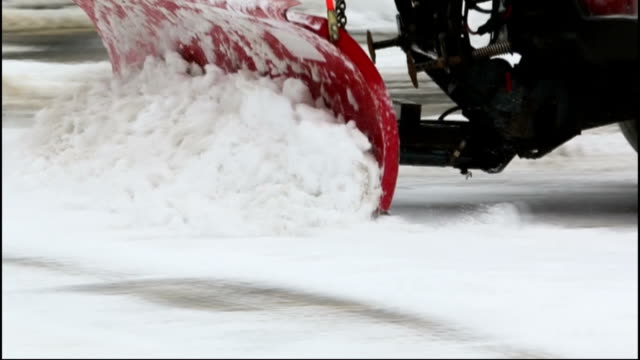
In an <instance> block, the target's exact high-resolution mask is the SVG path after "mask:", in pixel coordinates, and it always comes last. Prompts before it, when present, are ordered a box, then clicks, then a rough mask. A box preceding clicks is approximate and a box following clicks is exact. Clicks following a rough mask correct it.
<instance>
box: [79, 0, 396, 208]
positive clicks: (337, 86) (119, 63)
mask: <svg viewBox="0 0 640 360" xmlns="http://www.w3.org/2000/svg"><path fill="white" fill-rule="evenodd" d="M74 1H75V2H76V3H77V4H78V5H80V6H81V7H82V8H83V9H84V10H85V12H87V14H89V16H90V17H91V19H92V20H93V21H94V23H95V24H96V28H97V29H98V32H99V33H100V36H101V37H102V40H103V42H104V43H105V45H106V48H107V49H108V51H109V56H110V58H111V62H112V65H113V69H114V71H115V72H116V73H119V72H120V71H121V70H122V68H124V67H127V68H131V67H139V66H140V65H141V63H142V62H143V61H144V58H145V57H146V56H149V55H155V56H157V55H161V54H162V52H164V51H166V50H175V51H178V52H179V53H180V54H181V55H182V56H183V57H184V58H185V59H187V60H188V61H193V62H196V63H198V64H200V65H205V64H207V63H209V59H215V60H214V61H213V62H214V63H215V65H217V66H218V67H220V68H221V69H223V70H225V71H227V72H236V71H238V70H241V69H248V70H251V71H256V72H259V73H261V74H262V75H268V76H271V77H282V76H286V77H294V78H298V79H300V80H302V81H303V82H304V83H305V84H306V85H307V86H308V87H309V89H310V90H311V93H312V94H313V96H314V97H316V98H320V97H322V98H323V99H324V101H325V103H326V104H327V105H328V106H329V107H330V108H331V109H332V110H333V111H334V113H336V114H337V115H340V116H342V117H343V118H344V119H346V120H353V121H354V122H355V124H356V126H357V127H358V129H360V130H361V131H362V132H363V133H364V134H365V135H367V137H368V138H369V141H370V142H371V144H372V146H373V149H372V150H373V154H374V156H375V158H376V160H377V161H378V163H379V164H380V168H381V169H382V178H381V183H382V190H383V195H382V197H381V199H380V206H379V208H380V210H382V211H387V210H389V208H390V206H391V202H392V199H393V194H394V190H395V185H396V179H397V176H398V162H399V139H398V129H397V121H396V117H395V113H394V110H393V106H392V103H391V99H390V98H389V95H388V92H387V89H386V87H385V84H384V81H383V80H382V77H381V76H380V74H379V73H378V71H377V69H376V67H375V65H373V63H372V62H371V60H370V59H369V57H368V56H367V54H366V53H365V52H364V51H363V50H362V47H361V46H360V45H359V44H358V43H357V42H356V41H355V40H353V39H352V38H351V37H350V36H349V35H348V33H347V32H346V31H344V30H342V29H341V30H340V31H341V34H340V40H339V41H338V42H337V43H335V44H331V43H330V42H329V41H328V40H326V39H328V24H327V20H326V19H324V18H319V17H312V16H306V15H304V16H302V15H299V16H296V17H295V18H296V21H299V23H297V22H293V21H289V20H288V18H287V15H286V12H287V10H288V9H289V8H291V7H292V6H294V5H297V1H294V0H271V1H270V3H269V7H268V8H265V7H255V8H247V7H243V8H233V7H232V5H231V4H228V3H226V2H223V1H220V2H211V1H210V0H187V1H184V0H183V1H178V0H74ZM332 3H333V2H332ZM113 4H118V6H111V5H113ZM102 5H109V6H102ZM195 5H199V7H196V6H195ZM121 9H125V11H126V12H127V13H126V14H125V15H126V16H125V17H124V18H122V17H121V15H122V10H121ZM111 11H114V12H116V14H115V15H117V16H111V15H112V14H110V12H111ZM135 14H143V15H142V16H136V15H135ZM185 14H187V15H189V16H186V15H185ZM185 17H186V19H185ZM194 19H195V21H194ZM200 19H202V20H200ZM229 19H233V21H229ZM194 22H195V23H194ZM207 23H210V24H211V25H210V27H209V30H207V31H204V32H202V27H201V25H202V24H207ZM167 26H169V27H173V29H172V30H171V31H166V28H167ZM114 29H117V30H118V31H113V30H114ZM176 29H177V30H178V31H176ZM247 29H249V30H247ZM197 30H200V31H201V32H197ZM114 33H115V34H120V35H118V36H122V34H126V35H127V39H122V38H120V39H116V38H114V36H115V35H112V34H114ZM280 34H289V35H291V36H295V37H298V38H299V39H302V40H303V41H304V43H306V44H307V46H311V47H313V48H315V50H316V51H317V53H318V54H321V56H322V58H323V59H324V60H322V61H320V60H318V59H313V57H312V58H311V59H302V58H300V57H299V55H297V54H295V53H292V51H294V52H295V49H294V50H291V49H289V48H288V47H287V44H286V43H282V42H280V40H278V36H282V35H280ZM178 35H179V36H180V37H179V38H178ZM185 38H187V39H189V38H190V40H189V41H186V42H185V41H184V39H185ZM132 44H134V45H132ZM167 44H168V47H169V49H167V48H166V47H167ZM205 49H212V50H211V52H212V53H207V52H206V50H205ZM265 49H266V50H268V51H264V50H265ZM305 54H306V53H305ZM349 92H351V94H352V96H353V98H354V99H355V103H357V108H355V107H354V106H353V105H352V104H351V103H350V101H349V96H348V93H349ZM327 146H331V144H327ZM247 171H248V172H249V171H250V169H247Z"/></svg>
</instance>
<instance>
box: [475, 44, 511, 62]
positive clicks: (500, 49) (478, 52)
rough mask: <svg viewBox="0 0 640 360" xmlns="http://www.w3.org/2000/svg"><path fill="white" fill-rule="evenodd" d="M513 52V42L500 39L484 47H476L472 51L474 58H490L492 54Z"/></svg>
mask: <svg viewBox="0 0 640 360" xmlns="http://www.w3.org/2000/svg"><path fill="white" fill-rule="evenodd" d="M510 52H511V43H509V42H508V41H500V42H497V43H495V44H491V45H489V46H485V47H483V48H479V49H475V50H473V51H472V52H471V56H473V57H474V58H488V57H492V56H497V55H502V54H507V53H510Z"/></svg>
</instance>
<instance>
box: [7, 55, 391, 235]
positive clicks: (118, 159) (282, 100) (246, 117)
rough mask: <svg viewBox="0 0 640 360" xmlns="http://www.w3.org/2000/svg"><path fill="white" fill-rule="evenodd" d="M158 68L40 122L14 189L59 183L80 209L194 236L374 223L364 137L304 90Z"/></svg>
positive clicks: (90, 86)
mask: <svg viewBox="0 0 640 360" xmlns="http://www.w3.org/2000/svg"><path fill="white" fill-rule="evenodd" d="M166 59H167V61H166V62H164V61H160V60H154V59H151V58H149V60H148V61H147V62H146V64H145V68H144V70H143V71H142V72H140V73H139V74H136V75H132V76H131V77H128V78H126V79H124V80H118V79H115V80H112V81H109V80H105V79H98V80H96V81H93V82H91V81H90V82H88V83H86V84H85V85H86V86H83V87H82V88H80V89H79V91H77V92H72V93H71V94H69V95H68V96H67V97H65V98H63V99H59V100H58V101H55V102H52V103H51V104H50V105H49V107H47V108H46V109H44V110H43V111H41V112H39V113H38V114H37V115H36V117H35V119H36V124H35V126H34V128H33V129H32V130H31V131H30V132H29V133H28V134H27V135H26V136H25V138H24V139H23V140H22V142H23V143H24V144H25V145H26V148H25V151H24V152H23V153H20V155H19V156H20V161H21V162H22V163H24V164H25V165H26V166H25V167H26V169H24V170H23V171H22V172H21V173H19V174H18V175H16V176H19V177H20V178H28V179H29V181H27V182H25V181H23V180H20V181H19V182H20V183H22V184H23V185H27V184H29V185H32V186H37V187H40V186H42V183H46V184H52V183H58V184H60V185H61V187H63V188H67V189H68V191H69V193H70V194H71V193H73V194H75V195H76V196H79V195H81V194H82V195H83V196H86V198H85V199H84V201H83V203H84V204H85V206H90V205H89V204H91V206H97V207H99V208H101V209H109V210H111V211H114V212H119V213H121V212H123V211H125V212H126V213H127V216H126V217H127V218H128V219H129V220H128V221H132V222H134V223H136V224H147V225H149V226H167V225H171V226H172V227H176V228H181V229H185V230H187V231H188V232H189V233H190V234H195V235H205V234H206V235H221V234H225V235H233V236H241V235H272V234H280V233H292V232H293V233H295V232H298V231H304V230H305V229H307V228H310V227H314V226H322V225H326V224H341V223H345V222H346V223H351V222H353V221H358V220H366V219H368V218H369V217H370V216H371V215H372V214H373V213H374V211H375V209H376V206H377V203H378V200H379V197H380V193H381V191H380V183H379V178H380V172H379V169H378V165H377V162H376V161H375V159H374V158H373V156H372V155H371V154H370V153H369V150H370V148H371V146H370V144H369V142H368V140H367V138H366V137H365V136H364V135H363V134H362V133H361V132H360V131H359V130H357V128H356V127H355V125H354V124H353V123H352V122H349V123H347V124H346V125H345V124H343V123H342V122H341V121H340V120H338V119H336V118H334V117H333V115H331V113H330V112H329V111H328V110H323V109H318V108H316V106H315V104H314V101H313V99H312V98H311V95H310V93H309V91H308V89H307V88H306V87H305V85H304V84H303V83H302V82H300V81H298V80H294V79H288V80H284V79H281V80H271V79H268V78H261V77H257V76H255V75H253V74H250V73H245V72H241V73H237V74H230V75H225V74H223V73H222V71H221V70H219V69H218V68H216V67H214V66H207V68H206V70H205V71H204V74H202V69H189V67H190V66H189V64H188V63H186V62H185V61H184V60H182V59H181V58H180V56H179V55H177V54H167V56H166ZM188 71H189V72H190V73H192V74H193V73H199V74H200V75H196V76H191V75H189V74H188V73H187V72H188ZM43 85H45V87H46V85H47V84H46V83H44V84H43ZM328 143H330V144H331V146H327V144H328ZM16 154H17V152H16ZM31 182H33V184H30V183H31ZM27 186H28V185H27ZM78 206H82V205H78Z"/></svg>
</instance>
